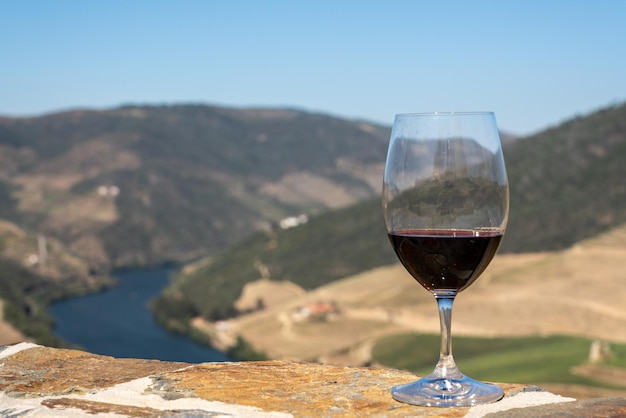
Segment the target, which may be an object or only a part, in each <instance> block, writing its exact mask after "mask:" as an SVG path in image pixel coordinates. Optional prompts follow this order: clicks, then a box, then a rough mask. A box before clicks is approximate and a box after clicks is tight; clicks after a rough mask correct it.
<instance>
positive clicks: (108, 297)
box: [50, 268, 230, 363]
mask: <svg viewBox="0 0 626 418" xmlns="http://www.w3.org/2000/svg"><path fill="white" fill-rule="evenodd" d="M173 271H174V270H172V269H168V268H155V269H147V270H131V271H123V272H116V273H114V276H115V278H117V279H118V280H119V284H118V286H116V287H114V288H112V289H109V290H106V291H104V292H101V293H95V294H90V295H86V296H81V297H78V298H73V299H66V300H63V301H60V302H58V303H54V304H53V305H52V306H51V307H50V313H51V315H52V317H53V318H54V320H55V322H56V327H55V334H56V335H58V336H59V337H61V338H62V339H63V340H65V341H67V342H68V343H71V344H74V345H77V346H79V347H81V348H82V349H84V350H86V351H89V352H91V353H95V354H103V355H109V356H113V357H133V358H143V359H157V360H164V361H183V362H187V363H202V362H208V361H228V360H230V359H229V358H228V357H227V356H226V355H225V354H224V353H222V352H220V351H218V350H216V349H214V348H212V347H208V346H204V345H200V344H197V343H195V342H194V341H192V340H191V339H189V338H187V337H185V336H182V335H175V334H170V333H168V332H166V331H165V329H163V328H162V327H161V326H160V325H159V324H157V323H156V321H155V320H154V318H153V316H152V313H151V312H150V309H149V308H148V302H149V301H150V300H151V299H153V298H155V297H156V296H157V295H158V294H159V293H160V292H161V290H162V289H163V288H164V287H165V286H167V284H168V283H169V275H170V273H172V272H173Z"/></svg>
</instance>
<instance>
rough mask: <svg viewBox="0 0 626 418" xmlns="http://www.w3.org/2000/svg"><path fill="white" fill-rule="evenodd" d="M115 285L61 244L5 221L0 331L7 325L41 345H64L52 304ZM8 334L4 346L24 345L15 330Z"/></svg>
mask: <svg viewBox="0 0 626 418" xmlns="http://www.w3.org/2000/svg"><path fill="white" fill-rule="evenodd" d="M111 284H112V281H111V280H110V279H108V278H107V277H102V276H100V275H97V274H94V272H93V271H90V269H89V265H88V264H87V263H85V262H84V261H83V260H81V259H80V258H78V257H76V256H75V255H73V254H71V253H70V252H69V251H67V249H66V248H65V247H64V246H63V245H62V244H61V243H59V242H58V241H56V240H53V239H44V238H43V237H42V236H35V235H32V234H29V233H27V232H26V231H24V230H22V229H20V228H19V227H17V226H16V225H14V224H12V223H9V222H6V221H0V307H1V308H2V313H0V329H3V330H4V329H5V327H6V326H7V325H6V324H5V323H4V321H6V322H8V323H10V324H11V325H12V326H13V328H17V329H19V330H20V331H21V333H22V334H24V335H25V336H26V337H28V338H30V339H33V340H36V341H38V342H39V343H41V344H49V345H60V344H62V342H61V341H60V340H59V339H58V338H56V337H55V336H54V335H53V333H52V330H51V328H52V319H51V318H50V317H49V315H48V312H47V307H48V304H49V303H50V302H51V301H53V300H55V299H58V298H61V297H66V296H69V295H78V294H82V293H86V292H93V291H96V290H98V289H101V288H102V287H104V286H109V285H111ZM7 331H8V332H9V333H10V334H3V335H2V337H1V338H2V340H3V341H4V343H15V342H17V341H21V340H22V339H21V338H23V337H20V336H19V335H18V334H16V332H15V330H14V329H11V328H9V329H8V330H7ZM16 338H18V339H17V340H16Z"/></svg>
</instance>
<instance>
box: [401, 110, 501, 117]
mask: <svg viewBox="0 0 626 418" xmlns="http://www.w3.org/2000/svg"><path fill="white" fill-rule="evenodd" d="M493 114H494V112H492V111H490V110H478V111H460V112H407V113H397V114H396V117H406V116H473V115H476V116H480V115H493Z"/></svg>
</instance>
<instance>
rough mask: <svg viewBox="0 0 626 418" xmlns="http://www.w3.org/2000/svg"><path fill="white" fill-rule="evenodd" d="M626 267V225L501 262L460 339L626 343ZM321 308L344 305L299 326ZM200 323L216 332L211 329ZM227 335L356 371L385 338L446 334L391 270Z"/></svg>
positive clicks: (471, 298)
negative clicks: (310, 310) (302, 310)
mask: <svg viewBox="0 0 626 418" xmlns="http://www.w3.org/2000/svg"><path fill="white" fill-rule="evenodd" d="M625 258H626V226H623V227H620V228H617V229H615V230H613V231H611V232H610V233H607V234H604V235H601V236H599V237H597V238H594V239H590V240H587V241H582V242H580V243H579V244H578V245H576V246H574V247H572V248H570V249H567V250H564V251H560V252H553V253H540V254H506V255H498V256H496V258H495V259H494V261H493V263H492V264H491V266H490V267H489V268H488V269H487V271H486V272H485V273H484V275H483V277H481V279H479V280H478V282H477V283H476V284H475V285H474V286H472V287H471V288H469V289H468V290H466V291H464V292H463V293H462V294H460V295H459V297H458V298H457V301H456V302H455V312H454V318H453V330H454V334H455V335H468V336H522V335H538V334H539V335H550V334H564V335H576V336H585V337H590V338H599V339H603V340H608V341H614V342H622V343H624V342H626V309H624V307H623V301H624V300H626V285H625V284H624V279H625V276H626V273H625V272H624V268H623V260H624V259H625ZM273 291H275V289H274V290H273ZM256 296H257V297H262V296H259V295H256ZM268 300H270V298H269V297H268ZM317 302H333V303H335V304H336V305H337V306H338V308H339V314H338V315H335V316H333V317H331V318H330V319H329V320H327V321H313V322H312V321H302V322H298V321H297V320H296V318H297V317H296V316H294V313H295V312H296V311H297V309H298V308H299V307H303V306H307V305H310V304H314V303H317ZM195 324H196V325H197V326H200V327H201V328H204V329H205V330H207V329H212V332H213V333H214V332H215V329H214V327H213V326H212V325H211V324H209V323H206V322H202V321H196V322H195ZM199 324H200V325H199ZM222 326H223V324H222ZM222 329H223V330H224V329H225V331H222V333H226V334H231V335H234V334H238V335H241V336H243V337H244V338H245V339H246V340H247V341H248V342H250V343H251V344H252V345H253V346H254V347H255V348H256V349H258V350H261V351H264V352H265V353H267V354H268V355H269V356H270V357H271V358H276V359H295V360H321V361H327V362H333V363H349V364H355V363H363V362H364V361H367V360H368V359H369V353H368V350H369V347H371V345H372V343H373V341H375V340H376V339H377V338H379V337H381V336H383V335H388V334H392V333H401V332H407V331H415V332H424V333H437V332H438V331H439V323H438V318H437V313H436V307H435V302H434V300H433V298H432V296H431V295H430V294H429V293H428V292H427V291H425V290H424V289H422V288H421V287H420V286H419V285H418V284H417V283H416V282H415V281H414V280H412V279H411V278H410V277H409V276H408V274H407V273H406V272H405V270H404V269H403V268H402V267H401V266H400V265H391V266H387V267H381V268H377V269H374V270H371V271H368V272H365V273H362V274H359V275H356V276H353V277H349V278H346V279H344V280H340V281H337V282H333V283H331V284H329V285H326V286H323V287H321V288H319V289H316V290H314V291H311V292H307V293H304V294H303V295H302V296H300V297H294V298H290V299H289V300H287V301H283V302H280V303H275V304H267V306H266V308H265V309H263V310H261V311H258V312H254V313H251V314H248V315H245V316H242V317H239V318H237V319H233V320H230V321H229V322H228V324H227V326H226V328H222Z"/></svg>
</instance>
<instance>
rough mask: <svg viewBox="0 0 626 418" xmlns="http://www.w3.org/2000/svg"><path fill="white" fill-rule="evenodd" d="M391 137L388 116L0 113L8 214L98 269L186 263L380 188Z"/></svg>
mask: <svg viewBox="0 0 626 418" xmlns="http://www.w3.org/2000/svg"><path fill="white" fill-rule="evenodd" d="M388 138H389V128H387V127H380V126H376V125H373V124H370V123H365V122H360V121H349V120H344V119H339V118H333V117H330V116H326V115H320V114H312V113H307V112H301V111H296V110H289V109H231V108H224V107H216V106H203V105H180V106H127V107H121V108H116V109H110V110H102V111H91V110H83V111H72V112H64V113H56V114H50V115H45V116H42V117H35V118H0V218H4V219H9V220H11V221H13V222H15V223H16V224H18V225H20V226H22V227H24V228H25V229H27V230H29V231H34V232H35V233H39V234H43V235H45V236H47V237H51V238H55V239H58V240H59V241H61V242H63V243H64V244H65V245H67V246H68V247H69V248H71V249H72V250H73V251H74V252H75V253H76V254H78V255H79V256H81V257H83V258H85V259H87V260H89V261H90V263H91V264H92V265H93V266H97V267H99V268H103V269H106V268H109V267H111V266H116V267H119V266H136V265H146V264H159V263H163V262H165V261H184V260H190V259H193V258H196V257H198V256H200V255H207V254H215V253H216V252H218V251H220V250H222V249H223V248H224V247H225V246H227V245H228V244H231V243H233V242H236V241H237V240H239V239H241V238H243V237H245V236H247V235H249V234H250V233H252V232H253V231H254V230H257V229H259V228H262V227H264V226H266V225H268V224H270V223H272V222H277V221H278V220H280V219H282V218H284V217H287V216H293V215H299V214H301V213H308V214H311V213H315V212H319V211H324V210H327V209H329V208H336V207H342V206H347V205H349V204H351V203H354V202H356V201H358V200H360V199H362V198H366V197H369V196H372V195H374V194H375V193H376V192H377V191H378V188H379V183H380V182H379V178H380V173H381V172H382V166H383V160H384V155H385V152H386V146H387V142H388Z"/></svg>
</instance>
